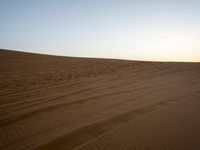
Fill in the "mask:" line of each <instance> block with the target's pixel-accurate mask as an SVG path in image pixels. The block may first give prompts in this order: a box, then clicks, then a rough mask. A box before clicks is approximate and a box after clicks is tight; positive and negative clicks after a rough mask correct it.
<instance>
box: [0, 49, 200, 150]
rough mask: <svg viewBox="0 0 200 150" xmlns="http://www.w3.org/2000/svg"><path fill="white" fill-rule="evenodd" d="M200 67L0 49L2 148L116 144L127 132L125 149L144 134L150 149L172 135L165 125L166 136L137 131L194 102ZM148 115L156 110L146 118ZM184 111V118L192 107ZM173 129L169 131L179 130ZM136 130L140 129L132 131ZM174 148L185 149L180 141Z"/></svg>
mask: <svg viewBox="0 0 200 150" xmlns="http://www.w3.org/2000/svg"><path fill="white" fill-rule="evenodd" d="M199 68H200V63H180V62H142V61H141V62H140V61H128V60H115V59H92V58H75V57H74V58H73V57H60V56H50V55H40V54H32V53H24V52H16V51H8V50H0V72H1V74H0V89H1V90H0V137H1V138H0V139H1V140H0V149H5V150H12V149H16V150H17V149H67V150H72V149H93V148H94V147H96V148H95V149H102V148H103V149H104V148H105V149H112V147H113V148H114V149H117V146H114V145H117V144H116V143H118V142H117V141H120V140H122V139H125V140H124V142H121V145H123V146H122V147H121V149H125V148H126V147H128V148H129V149H131V148H133V149H137V146H138V149H142V147H141V144H138V143H141V142H142V141H144V142H146V143H150V144H146V146H147V147H146V148H148V146H149V145H152V148H153V146H155V144H151V143H152V142H151V141H156V140H158V142H160V141H159V139H161V140H162V142H161V143H165V142H166V141H167V140H165V139H163V138H160V137H159V136H161V135H162V134H163V135H165V134H166V133H165V132H161V131H162V130H161V129H163V128H162V127H163V126H161V127H160V126H158V127H157V128H159V129H160V130H158V131H157V130H155V132H161V133H162V134H161V135H159V134H155V135H154V134H153V133H148V135H145V134H142V133H140V132H138V131H137V130H139V131H141V130H142V129H146V128H147V127H148V125H146V126H145V125H144V124H145V123H144V122H145V121H149V122H159V121H160V120H162V119H160V118H162V117H163V116H167V115H166V114H170V113H172V112H174V113H175V112H176V111H175V110H176V108H177V109H178V110H180V111H184V110H191V108H192V107H193V105H195V106H196V107H197V106H198V103H197V102H196V101H197V100H198V99H199V96H200V90H199V89H200V78H199V75H200V69H199ZM188 103H189V104H190V106H187V107H186V104H188ZM196 107H194V108H196ZM162 111H163V112H162ZM195 111H197V109H195ZM159 112H161V114H163V115H160V113H159ZM150 114H155V115H152V116H150V117H149V118H150V119H149V118H148V115H150ZM189 114H193V113H189ZM157 115H158V116H161V117H155V116H157ZM183 115H184V116H185V117H186V118H187V113H186V114H183ZM175 116H176V115H175ZM188 116H190V117H191V116H192V115H188ZM140 118H141V120H142V121H140ZM144 118H147V119H144ZM155 118H156V119H155ZM166 118H167V117H166ZM168 118H169V116H168ZM197 118H198V117H194V119H197ZM143 120H144V121H143ZM181 121H182V120H180V122H181ZM174 123H176V119H174ZM135 124H136V125H135ZM140 125H141V127H140ZM188 125H190V124H189V123H188ZM192 125H193V124H192ZM127 126H130V127H127ZM142 127H143V128H142ZM170 129H171V128H169V130H168V129H166V130H167V131H171V132H172V131H174V130H170ZM197 129H198V128H197ZM132 130H133V131H137V132H136V135H137V136H136V135H135V136H132V135H131V136H130V135H129V134H128V133H127V132H128V131H132ZM119 135H120V136H119ZM121 136H124V138H122V137H121ZM126 136H128V138H127V137H126ZM151 136H152V138H151ZM153 136H157V137H156V138H154V137H153ZM137 137H140V139H141V140H140V141H139V140H137ZM167 137H168V136H166V138H167ZM121 138H122V139H121ZM131 138H134V139H135V141H138V143H137V142H135V146H136V147H134V145H130V142H127V141H130V139H131ZM178 138H179V137H178V136H177V139H178ZM188 138H191V137H190V136H188ZM163 141H164V142H163ZM175 141H176V140H175ZM173 142H174V141H172V142H171V143H173ZM104 143H105V144H104ZM106 143H107V144H106ZM133 143H134V142H133ZM99 144H101V145H104V146H103V147H101V146H99ZM194 144H198V143H194ZM194 144H193V145H194ZM143 145H144V146H145V144H143ZM169 145H170V142H168V143H167V144H166V145H165V146H164V145H163V144H161V147H160V149H162V148H163V149H169V147H168V146H169ZM187 146H188V145H187ZM197 146H198V145H197ZM174 147H176V148H177V149H179V148H182V147H179V146H176V144H175V146H174ZM174 147H173V145H172V148H174ZM128 148H127V149H128ZM143 148H144V149H145V147H143ZM119 149H120V146H119Z"/></svg>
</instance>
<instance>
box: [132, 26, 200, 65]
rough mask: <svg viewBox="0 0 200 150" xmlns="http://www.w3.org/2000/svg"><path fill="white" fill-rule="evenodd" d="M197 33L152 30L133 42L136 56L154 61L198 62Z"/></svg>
mask: <svg viewBox="0 0 200 150" xmlns="http://www.w3.org/2000/svg"><path fill="white" fill-rule="evenodd" d="M197 39H198V38H197V33H195V32H192V31H191V30H183V29H181V28H176V29H170V28H168V27H166V28H154V29H151V30H147V31H144V32H143V33H141V34H140V35H139V36H138V37H137V38H135V39H134V40H135V41H136V42H135V43H134V44H136V47H135V48H134V49H137V50H139V52H138V55H141V57H146V58H147V59H149V60H156V61H200V44H199V41H198V40H197ZM198 48H199V49H198Z"/></svg>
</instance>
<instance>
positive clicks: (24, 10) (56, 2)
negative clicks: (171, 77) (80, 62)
mask: <svg viewBox="0 0 200 150" xmlns="http://www.w3.org/2000/svg"><path fill="white" fill-rule="evenodd" d="M0 48H7V49H16V50H24V51H29V52H40V53H49V54H58V55H66V56H82V57H106V58H123V59H137V60H138V59H139V60H163V61H166V60H172V61H174V60H175V61H200V0H0Z"/></svg>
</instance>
